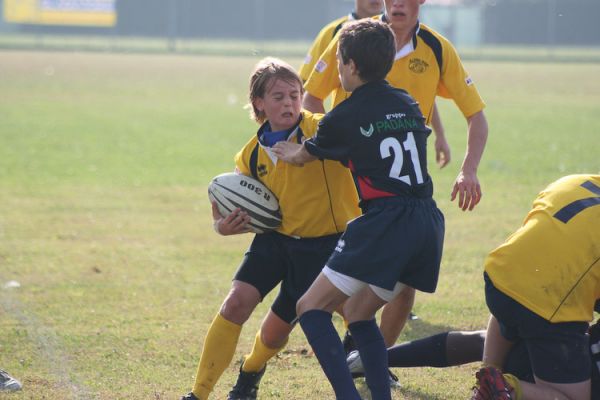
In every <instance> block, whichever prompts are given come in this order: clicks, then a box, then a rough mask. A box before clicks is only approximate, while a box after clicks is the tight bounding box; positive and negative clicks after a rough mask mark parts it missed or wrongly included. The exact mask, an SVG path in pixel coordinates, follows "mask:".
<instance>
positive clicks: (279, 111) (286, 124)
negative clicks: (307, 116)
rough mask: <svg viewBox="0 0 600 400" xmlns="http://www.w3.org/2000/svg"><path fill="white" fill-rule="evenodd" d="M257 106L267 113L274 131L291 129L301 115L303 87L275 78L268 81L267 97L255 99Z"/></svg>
mask: <svg viewBox="0 0 600 400" xmlns="http://www.w3.org/2000/svg"><path fill="white" fill-rule="evenodd" d="M255 106H256V108H258V109H259V110H262V111H263V112H264V113H265V116H266V117H267V119H268V120H269V123H270V124H271V129H272V130H273V131H283V130H286V129H290V128H291V127H293V126H294V125H296V123H297V122H298V118H299V117H300V110H301V108H302V88H301V87H300V84H299V83H296V82H288V81H284V80H282V79H277V78H275V81H274V82H272V83H271V82H269V83H268V85H267V92H266V93H265V97H263V98H260V97H259V98H258V99H256V100H255Z"/></svg>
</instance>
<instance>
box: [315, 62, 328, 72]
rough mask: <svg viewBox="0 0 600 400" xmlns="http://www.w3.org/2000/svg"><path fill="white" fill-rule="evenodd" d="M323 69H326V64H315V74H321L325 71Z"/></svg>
mask: <svg viewBox="0 0 600 400" xmlns="http://www.w3.org/2000/svg"><path fill="white" fill-rule="evenodd" d="M325 68H327V63H326V62H325V61H323V60H319V61H318V62H317V63H316V64H315V69H316V70H317V72H323V71H325Z"/></svg>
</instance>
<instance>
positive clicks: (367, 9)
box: [298, 0, 383, 82]
mask: <svg viewBox="0 0 600 400" xmlns="http://www.w3.org/2000/svg"><path fill="white" fill-rule="evenodd" d="M382 11H383V0H355V1H354V11H352V12H351V13H350V14H348V15H346V16H343V17H341V18H338V19H336V20H335V21H331V22H330V23H328V24H327V25H325V26H324V27H323V29H321V31H320V32H319V34H318V35H317V37H316V38H315V40H314V41H313V44H312V46H310V50H308V53H307V54H306V57H305V58H304V63H303V64H302V66H301V67H300V71H298V73H299V74H300V78H302V81H304V82H306V80H308V77H309V76H310V73H311V72H312V70H313V68H314V66H315V63H316V62H317V60H318V59H319V56H320V55H321V54H322V53H323V52H324V51H325V49H326V48H327V46H328V45H329V43H330V42H331V41H332V40H333V37H334V36H335V35H336V33H338V32H339V30H340V28H341V27H342V25H343V24H344V23H345V22H347V21H355V20H358V19H361V18H368V17H373V16H375V15H379V14H381V12H382Z"/></svg>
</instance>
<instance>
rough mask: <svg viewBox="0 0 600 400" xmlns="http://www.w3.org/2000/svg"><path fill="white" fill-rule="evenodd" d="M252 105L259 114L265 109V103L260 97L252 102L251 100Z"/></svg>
mask: <svg viewBox="0 0 600 400" xmlns="http://www.w3.org/2000/svg"><path fill="white" fill-rule="evenodd" d="M252 105H253V106H254V108H255V109H256V111H258V112H259V113H262V112H263V110H264V109H265V107H264V105H265V101H264V100H263V98H262V97H257V98H255V99H254V100H252Z"/></svg>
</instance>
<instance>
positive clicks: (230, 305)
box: [220, 284, 260, 325]
mask: <svg viewBox="0 0 600 400" xmlns="http://www.w3.org/2000/svg"><path fill="white" fill-rule="evenodd" d="M259 302H260V294H259V293H258V290H257V289H256V288H255V287H253V286H252V285H249V284H244V285H242V286H240V285H235V284H234V286H233V287H232V288H231V290H230V291H229V294H228V295H227V297H226V298H225V301H224V302H223V304H222V305H221V310H220V313H221V315H222V316H223V318H225V319H226V320H228V321H230V322H233V323H235V324H238V325H242V324H244V323H245V322H246V321H247V320H248V318H249V317H250V315H251V314H252V311H254V308H256V305H257V304H258V303H259Z"/></svg>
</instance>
